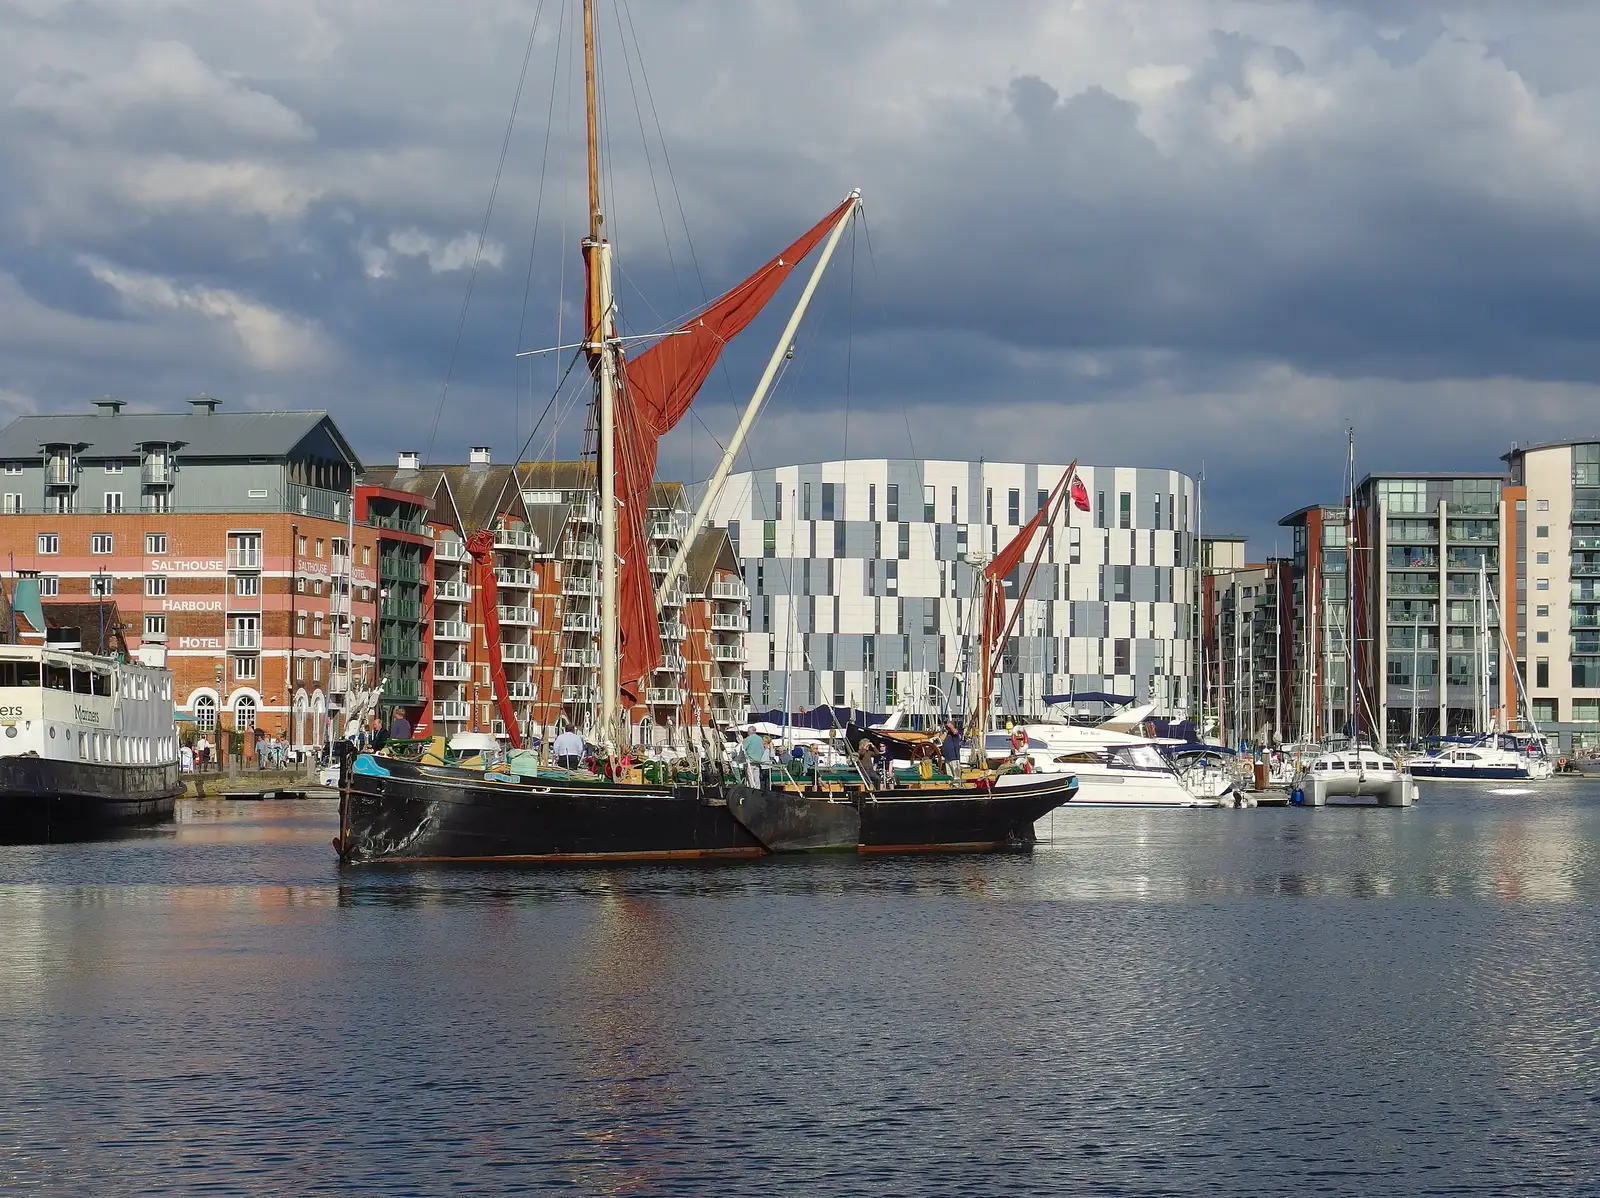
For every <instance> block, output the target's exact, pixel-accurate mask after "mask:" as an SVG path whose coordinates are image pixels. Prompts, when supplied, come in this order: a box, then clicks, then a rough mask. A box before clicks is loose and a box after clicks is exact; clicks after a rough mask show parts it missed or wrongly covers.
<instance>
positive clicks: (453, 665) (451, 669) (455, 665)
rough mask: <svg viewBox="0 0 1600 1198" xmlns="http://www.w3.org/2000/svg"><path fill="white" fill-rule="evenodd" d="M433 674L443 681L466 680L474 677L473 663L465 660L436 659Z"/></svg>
mask: <svg viewBox="0 0 1600 1198" xmlns="http://www.w3.org/2000/svg"><path fill="white" fill-rule="evenodd" d="M433 676H434V677H435V678H437V679H439V680H440V681H441V682H465V681H467V679H469V678H471V677H472V664H471V663H470V662H465V661H437V660H436V661H435V662H434V663H433Z"/></svg>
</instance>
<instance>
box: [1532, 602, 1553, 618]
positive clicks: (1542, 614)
mask: <svg viewBox="0 0 1600 1198" xmlns="http://www.w3.org/2000/svg"><path fill="white" fill-rule="evenodd" d="M1533 614H1534V615H1536V616H1538V617H1539V618H1540V619H1541V620H1543V619H1548V618H1549V616H1550V605H1549V604H1547V603H1540V604H1536V605H1535V606H1534V609H1533Z"/></svg>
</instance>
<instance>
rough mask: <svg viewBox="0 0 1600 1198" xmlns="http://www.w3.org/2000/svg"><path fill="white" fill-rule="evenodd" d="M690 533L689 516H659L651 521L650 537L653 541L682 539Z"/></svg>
mask: <svg viewBox="0 0 1600 1198" xmlns="http://www.w3.org/2000/svg"><path fill="white" fill-rule="evenodd" d="M688 535H689V518H688V517H687V516H668V517H667V518H666V519H661V518H660V517H657V518H655V519H653V520H651V521H650V539H651V540H652V541H681V540H683V538H684V537H686V536H688Z"/></svg>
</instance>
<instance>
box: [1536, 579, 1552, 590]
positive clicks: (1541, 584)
mask: <svg viewBox="0 0 1600 1198" xmlns="http://www.w3.org/2000/svg"><path fill="white" fill-rule="evenodd" d="M1533 589H1534V590H1536V591H1548V590H1549V589H1550V580H1549V579H1548V578H1535V579H1534V580H1533Z"/></svg>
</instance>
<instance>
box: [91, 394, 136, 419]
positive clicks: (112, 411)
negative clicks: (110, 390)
mask: <svg viewBox="0 0 1600 1198" xmlns="http://www.w3.org/2000/svg"><path fill="white" fill-rule="evenodd" d="M94 406H95V407H97V408H99V409H100V415H102V416H117V415H120V414H121V412H122V409H123V408H125V407H127V406H128V405H127V403H126V402H125V401H124V400H120V399H112V398H111V396H109V395H107V396H105V397H103V398H101V399H97V400H95V401H94Z"/></svg>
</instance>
